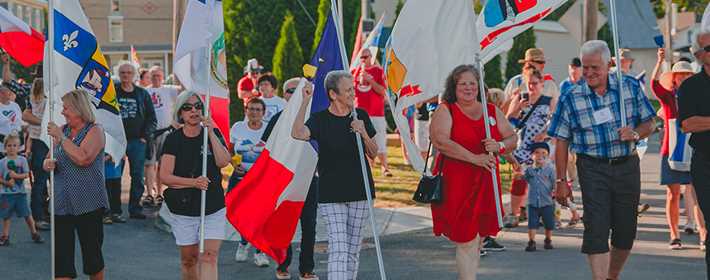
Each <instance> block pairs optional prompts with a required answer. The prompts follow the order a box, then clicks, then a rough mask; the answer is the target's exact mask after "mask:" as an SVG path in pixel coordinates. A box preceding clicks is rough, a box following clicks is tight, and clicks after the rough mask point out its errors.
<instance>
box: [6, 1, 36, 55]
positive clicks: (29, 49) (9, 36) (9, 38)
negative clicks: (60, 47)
mask: <svg viewBox="0 0 710 280" xmlns="http://www.w3.org/2000/svg"><path fill="white" fill-rule="evenodd" d="M0 47H1V48H2V49H3V50H5V51H6V52H7V53H8V54H9V55H10V56H11V57H12V58H13V59H15V60H16V61H17V62H19V63H20V64H22V66H25V67H29V66H32V65H34V64H37V63H38V62H40V61H42V58H43V56H44V35H42V33H39V32H37V30H34V29H32V28H31V27H30V26H29V25H27V23H25V22H23V21H22V20H21V19H19V18H17V17H16V16H14V15H13V14H12V13H10V11H8V10H7V9H5V8H3V7H0Z"/></svg>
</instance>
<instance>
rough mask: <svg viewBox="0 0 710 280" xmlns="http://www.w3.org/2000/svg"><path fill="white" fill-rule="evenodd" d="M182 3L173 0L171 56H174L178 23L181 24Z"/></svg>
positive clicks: (178, 29) (178, 30)
mask: <svg viewBox="0 0 710 280" xmlns="http://www.w3.org/2000/svg"><path fill="white" fill-rule="evenodd" d="M182 2H183V1H182V0H173V55H175V48H176V47H177V39H178V33H179V32H180V23H182Z"/></svg>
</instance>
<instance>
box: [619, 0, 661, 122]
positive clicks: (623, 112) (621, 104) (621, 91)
mask: <svg viewBox="0 0 710 280" xmlns="http://www.w3.org/2000/svg"><path fill="white" fill-rule="evenodd" d="M609 4H610V6H611V7H610V9H611V30H612V34H613V37H614V47H615V48H616V80H617V82H618V83H619V99H620V100H621V101H620V102H619V107H620V108H621V116H622V117H621V127H626V106H625V105H626V104H625V102H624V97H625V96H624V83H623V81H624V80H623V74H622V73H621V46H619V28H618V27H619V21H618V19H617V17H616V14H617V11H616V1H615V0H609ZM669 12H670V11H669Z"/></svg>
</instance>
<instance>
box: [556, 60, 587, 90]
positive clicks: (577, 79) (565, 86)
mask: <svg viewBox="0 0 710 280" xmlns="http://www.w3.org/2000/svg"><path fill="white" fill-rule="evenodd" d="M567 74H568V75H569V76H568V77H567V79H565V80H564V81H562V82H561V83H560V94H563V93H565V92H567V91H568V90H569V89H570V88H572V87H573V86H575V85H580V84H581V82H582V61H581V60H579V57H575V58H573V59H572V61H570V63H569V65H567Z"/></svg>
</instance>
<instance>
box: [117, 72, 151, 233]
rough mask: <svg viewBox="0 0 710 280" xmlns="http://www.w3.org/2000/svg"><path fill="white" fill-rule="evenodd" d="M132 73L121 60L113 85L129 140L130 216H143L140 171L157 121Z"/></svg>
mask: <svg viewBox="0 0 710 280" xmlns="http://www.w3.org/2000/svg"><path fill="white" fill-rule="evenodd" d="M135 74H136V70H135V67H133V64H130V63H123V64H121V65H120V66H119V67H118V75H119V78H120V80H121V82H120V84H119V85H117V86H116V96H117V99H118V103H119V104H120V108H121V118H122V119H123V128H124V129H125V131H126V140H127V141H128V145H127V147H126V156H127V158H128V163H129V164H128V166H129V168H130V172H129V174H130V176H131V191H130V195H129V199H128V213H129V217H130V218H131V219H145V218H146V216H145V214H143V206H141V204H140V199H141V197H142V196H143V192H144V190H145V186H144V185H143V175H144V174H143V171H144V166H145V159H146V149H147V146H148V141H149V140H150V136H151V135H153V131H155V126H156V125H157V121H156V118H155V109H154V108H153V102H151V99H150V94H148V92H147V91H146V90H145V89H144V88H142V87H138V86H136V85H134V84H133V77H134V76H135Z"/></svg>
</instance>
